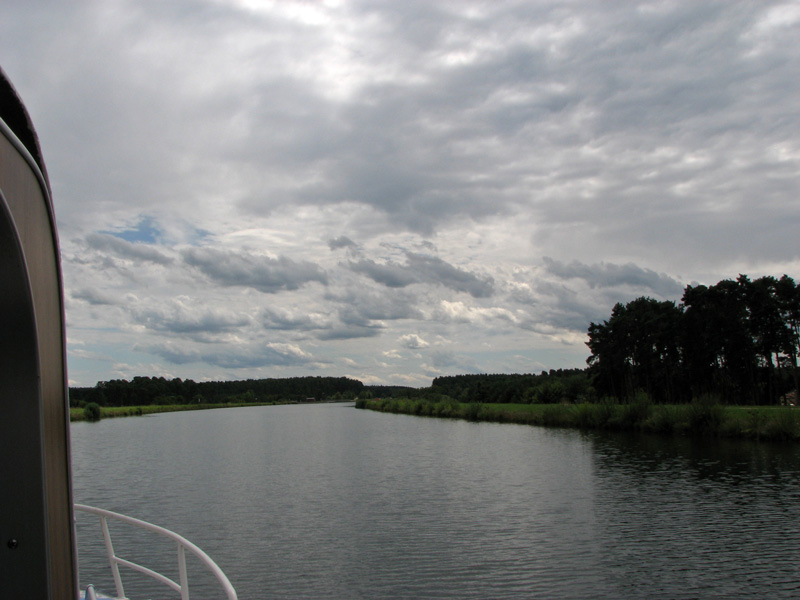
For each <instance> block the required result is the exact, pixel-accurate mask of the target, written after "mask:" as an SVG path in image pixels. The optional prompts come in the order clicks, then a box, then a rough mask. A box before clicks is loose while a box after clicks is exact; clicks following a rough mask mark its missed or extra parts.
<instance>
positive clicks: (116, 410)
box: [69, 402, 277, 421]
mask: <svg viewBox="0 0 800 600" xmlns="http://www.w3.org/2000/svg"><path fill="white" fill-rule="evenodd" d="M273 404H277V403H275V402H247V403H241V402H240V403H233V402H231V403H226V404H164V405H147V406H101V407H100V418H101V419H110V418H113V417H138V416H142V415H152V414H155V413H164V412H178V411H183V410H207V409H211V408H236V407H241V406H270V405H273ZM69 420H70V421H86V420H87V419H86V415H85V413H84V409H83V408H70V409H69Z"/></svg>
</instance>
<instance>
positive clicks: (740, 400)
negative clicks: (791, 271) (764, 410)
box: [587, 275, 800, 405]
mask: <svg viewBox="0 0 800 600" xmlns="http://www.w3.org/2000/svg"><path fill="white" fill-rule="evenodd" d="M588 334H589V341H588V342H587V345H588V346H589V350H590V351H591V356H590V357H589V358H588V359H587V363H588V365H589V374H590V376H591V378H592V383H593V386H594V388H595V389H596V391H597V393H598V394H600V395H602V396H612V397H615V398H618V399H620V400H626V399H629V398H631V397H633V396H634V395H635V394H636V393H638V392H640V391H644V392H646V393H647V394H648V396H649V397H650V398H651V399H653V400H654V401H656V402H665V403H682V402H688V401H691V400H692V399H697V398H702V397H713V398H714V399H716V400H719V401H722V402H724V403H727V404H764V405H768V404H778V403H780V402H781V401H782V399H783V398H784V397H785V396H786V394H787V393H790V392H791V391H793V390H794V391H795V393H796V390H797V387H798V366H797V356H798V351H799V350H800V287H798V285H797V284H796V283H795V281H794V280H793V279H792V278H791V277H789V276H788V275H784V276H782V277H781V278H780V279H777V278H775V277H761V278H759V279H755V280H751V279H750V278H749V277H748V276H746V275H739V277H738V278H737V279H736V280H730V279H726V280H723V281H720V282H719V283H717V284H716V285H712V286H705V285H695V286H692V285H689V286H687V287H686V288H685V290H684V293H683V297H682V299H681V302H680V303H678V304H676V303H675V302H671V301H658V300H654V299H652V298H647V297H640V298H637V299H635V300H633V301H631V302H628V303H627V304H625V305H623V304H621V303H618V304H616V305H615V306H614V308H613V310H612V311H611V316H610V318H609V319H608V320H606V321H603V322H602V323H591V325H590V326H589V330H588Z"/></svg>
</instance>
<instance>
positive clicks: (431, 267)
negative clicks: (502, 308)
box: [348, 251, 494, 298]
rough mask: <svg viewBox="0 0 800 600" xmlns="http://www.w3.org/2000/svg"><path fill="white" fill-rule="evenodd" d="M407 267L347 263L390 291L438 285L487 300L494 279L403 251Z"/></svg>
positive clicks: (491, 291)
mask: <svg viewBox="0 0 800 600" xmlns="http://www.w3.org/2000/svg"><path fill="white" fill-rule="evenodd" d="M405 255H406V264H404V265H400V264H397V263H392V262H387V263H384V264H379V263H377V262H375V261H374V260H371V259H362V260H360V261H357V262H350V263H349V265H348V266H349V267H350V269H351V270H352V271H354V272H356V273H361V274H362V275H366V276H367V277H369V278H370V279H372V280H373V281H375V282H377V283H380V284H383V285H385V286H387V287H390V288H397V287H407V286H409V285H411V284H414V283H428V284H440V285H443V286H445V287H447V288H450V289H452V290H455V291H457V292H466V293H468V294H470V295H471V296H473V297H474V298H486V297H489V296H491V295H492V293H493V292H494V280H493V279H492V277H490V276H486V275H483V276H479V275H476V274H474V273H471V272H469V271H466V270H464V269H459V268H458V267H455V266H453V265H451V264H450V263H448V262H445V261H444V260H442V259H441V258H438V257H435V256H428V255H425V254H417V253H414V252H408V251H406V252H405Z"/></svg>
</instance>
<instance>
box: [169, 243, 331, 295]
mask: <svg viewBox="0 0 800 600" xmlns="http://www.w3.org/2000/svg"><path fill="white" fill-rule="evenodd" d="M181 255H182V257H183V260H184V262H185V263H186V264H187V265H189V266H191V267H195V268H196V269H198V270H199V271H200V272H202V273H203V274H204V275H206V276H207V277H208V278H210V279H211V280H212V281H214V282H215V283H217V284H219V285H223V286H242V287H250V288H253V289H255V290H258V291H260V292H264V293H266V294H274V293H277V292H280V291H285V290H296V289H298V288H299V287H301V286H303V285H305V284H307V283H310V282H312V281H316V282H319V283H321V284H323V285H326V284H327V283H328V277H327V275H326V274H325V272H324V271H323V270H322V269H321V268H320V267H319V266H317V265H315V264H313V263H311V262H308V261H301V262H296V261H294V260H292V259H290V258H287V257H285V256H281V257H278V258H269V257H267V256H258V255H254V254H250V253H247V252H238V253H237V252H231V251H224V250H214V249H211V248H188V249H186V250H183V251H182V253H181Z"/></svg>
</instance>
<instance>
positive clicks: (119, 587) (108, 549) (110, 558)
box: [98, 515, 125, 598]
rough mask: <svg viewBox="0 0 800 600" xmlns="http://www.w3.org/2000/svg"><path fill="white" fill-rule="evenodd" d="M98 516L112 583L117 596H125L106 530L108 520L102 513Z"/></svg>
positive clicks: (115, 558)
mask: <svg viewBox="0 0 800 600" xmlns="http://www.w3.org/2000/svg"><path fill="white" fill-rule="evenodd" d="M98 516H99V517H100V526H101V527H102V529H103V540H104V541H105V543H106V554H108V562H109V564H110V565H111V574H112V575H113V576H114V585H115V586H116V588H117V597H118V598H125V589H124V588H123V587H122V577H120V574H119V565H118V564H117V555H116V554H114V545H113V544H112V543H111V532H110V531H109V530H108V521H107V520H106V518H105V517H104V516H103V515H98Z"/></svg>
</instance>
